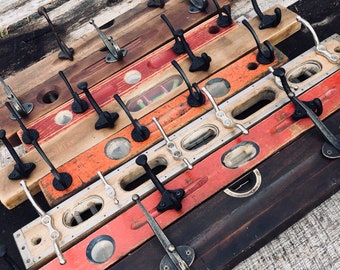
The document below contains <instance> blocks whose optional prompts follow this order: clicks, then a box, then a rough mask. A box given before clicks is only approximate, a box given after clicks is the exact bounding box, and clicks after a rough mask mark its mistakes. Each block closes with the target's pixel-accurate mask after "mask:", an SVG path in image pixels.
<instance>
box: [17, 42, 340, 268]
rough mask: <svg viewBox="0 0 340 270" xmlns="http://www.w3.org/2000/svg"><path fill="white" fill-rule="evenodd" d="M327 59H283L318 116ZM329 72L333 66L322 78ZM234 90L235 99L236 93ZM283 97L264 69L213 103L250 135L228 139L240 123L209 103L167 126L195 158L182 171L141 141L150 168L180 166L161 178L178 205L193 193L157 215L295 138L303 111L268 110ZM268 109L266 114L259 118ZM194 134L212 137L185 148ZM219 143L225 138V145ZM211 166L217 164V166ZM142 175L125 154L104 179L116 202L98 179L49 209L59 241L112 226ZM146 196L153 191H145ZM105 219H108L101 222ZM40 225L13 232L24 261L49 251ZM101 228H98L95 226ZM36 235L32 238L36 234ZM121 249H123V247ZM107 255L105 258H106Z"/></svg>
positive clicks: (326, 86)
mask: <svg viewBox="0 0 340 270" xmlns="http://www.w3.org/2000/svg"><path fill="white" fill-rule="evenodd" d="M337 38H338V36H333V37H331V38H329V39H328V40H326V41H325V42H324V43H323V44H325V45H326V46H327V47H329V46H334V44H338V40H337ZM330 44H332V45H330ZM329 48H330V47H329ZM327 63H328V62H327V60H325V59H324V58H323V57H321V56H315V53H314V51H313V50H309V51H308V52H306V53H305V54H303V55H301V56H300V57H298V58H297V59H294V60H293V61H291V62H289V63H288V64H287V65H286V67H285V68H286V69H287V71H288V73H287V77H288V79H289V80H290V82H294V83H295V86H297V87H298V88H299V89H298V90H297V92H296V94H301V93H302V92H305V91H307V90H308V89H309V88H310V87H312V89H310V90H309V91H307V92H306V93H305V94H303V96H302V98H303V99H306V100H308V99H311V98H314V97H319V98H320V99H321V100H322V101H323V103H324V108H325V112H324V113H323V115H322V117H326V116H327V115H329V114H331V113H332V112H334V111H336V110H337V109H338V104H339V100H338V96H339V95H338V93H339V89H338V87H337V86H336V81H337V80H338V79H339V78H338V77H339V72H336V71H337V70H338V67H337V66H335V65H332V64H330V63H328V64H327ZM313 64H314V65H315V64H316V66H317V67H319V68H320V69H317V68H316V67H315V66H314V65H313ZM333 72H336V73H335V74H334V75H332V76H331V77H329V78H327V79H325V78H326V77H327V76H329V75H330V74H332V73H333ZM312 73H314V76H313V75H311V74H312ZM308 74H309V75H308ZM323 79H325V80H324V81H322V82H321V83H320V84H319V85H317V86H313V85H315V84H316V83H318V82H319V81H320V80H323ZM245 97H247V99H245ZM241 98H242V101H240V99H241ZM264 101H267V102H268V104H267V105H265V106H263V108H262V109H260V110H258V111H256V113H250V115H247V113H245V112H246V111H247V112H249V109H250V108H252V107H254V105H255V104H257V105H259V104H260V103H262V102H264ZM287 101H288V100H287V97H286V96H285V94H284V93H283V91H282V90H280V89H279V87H278V86H277V85H276V83H273V79H272V78H271V76H269V78H268V77H267V78H265V79H262V80H261V81H259V82H258V83H256V84H254V85H253V86H251V87H249V88H247V89H246V90H244V91H242V92H241V93H239V94H237V95H235V96H234V97H232V98H230V99H229V100H228V101H227V102H225V103H223V104H221V105H220V108H221V109H223V110H226V111H227V114H228V115H231V117H232V119H236V120H239V121H240V122H241V123H242V124H243V125H244V126H245V127H246V128H250V133H249V135H242V136H240V137H238V138H237V139H235V140H233V141H232V142H230V143H228V142H229V141H230V140H231V139H233V138H235V136H238V135H239V134H240V131H236V130H231V131H230V130H229V131H226V129H225V128H224V127H223V126H222V125H221V123H219V121H217V120H216V119H215V116H214V112H213V111H210V112H209V113H207V114H206V115H204V116H202V117H201V118H200V119H198V120H196V121H194V122H192V123H190V124H189V125H188V126H187V127H185V128H183V129H181V130H179V131H178V132H176V133H175V134H173V135H172V136H171V137H170V138H171V139H172V140H173V142H174V143H176V145H180V146H181V150H182V153H183V156H184V157H186V158H187V159H188V160H189V161H190V162H191V163H193V164H194V168H193V169H192V170H190V171H185V172H183V171H184V170H185V164H184V163H183V162H182V161H181V160H174V159H173V158H172V157H171V155H169V153H168V151H167V150H166V149H165V147H164V146H163V145H164V143H159V144H157V145H155V146H154V147H152V148H150V149H148V150H147V151H146V152H145V153H147V155H148V159H149V160H150V161H151V163H152V166H153V167H154V168H155V167H158V168H162V167H163V168H162V171H161V172H159V173H158V174H157V175H158V176H159V178H160V180H161V181H162V182H164V183H166V182H168V181H169V180H171V179H172V178H173V177H175V176H176V175H178V174H180V173H182V174H180V175H179V176H176V177H175V178H174V179H172V181H170V182H169V183H168V186H169V187H171V188H176V187H182V188H184V189H185V190H186V194H187V197H185V198H184V200H183V207H184V208H185V207H186V205H187V204H186V202H185V201H186V200H187V199H188V198H191V199H192V200H193V201H191V202H190V203H189V206H188V205H187V206H188V207H189V208H187V210H181V211H180V212H178V213H172V214H171V213H169V214H164V215H165V216H167V215H170V216H167V218H164V219H165V221H164V222H166V224H169V222H171V221H169V220H167V219H168V218H170V219H171V218H174V217H176V218H177V217H178V216H179V215H182V214H184V212H186V211H189V209H191V208H192V207H195V206H196V205H197V204H199V203H200V202H201V201H203V200H204V199H205V198H207V197H209V196H211V195H212V194H213V193H215V192H217V191H218V190H219V189H221V188H222V187H223V186H225V185H227V184H228V183H230V182H232V181H234V180H235V179H236V178H238V177H240V176H241V175H242V174H243V173H245V172H247V171H249V170H250V169H252V168H253V166H255V165H256V164H258V163H259V162H261V161H262V160H264V159H266V158H268V157H269V156H270V155H272V154H273V153H275V152H276V151H278V149H280V148H282V147H284V146H285V145H286V144H287V143H289V142H290V141H292V140H294V138H296V137H297V136H298V135H299V134H301V133H302V132H303V131H304V130H306V129H308V128H310V127H311V126H312V124H311V123H310V122H311V121H308V119H304V120H300V121H298V122H292V120H291V118H290V115H291V111H292V110H293V108H292V107H293V106H292V105H291V104H288V105H286V106H284V107H283V108H282V109H280V110H279V111H277V112H275V113H273V111H275V110H277V109H278V108H279V107H281V106H283V105H284V104H285V103H286V102H287ZM255 107H256V106H255ZM251 110H252V109H251ZM251 110H250V111H251ZM269 114H272V115H271V116H270V117H268V118H266V117H267V116H268V115H269ZM241 115H243V121H241V120H240V119H238V118H239V116H241ZM195 134H196V135H195ZM205 134H209V136H204V135H205ZM197 136H202V137H207V138H208V137H213V138H212V139H211V140H210V141H209V140H207V141H206V143H205V144H203V146H201V147H198V146H196V148H195V147H194V148H191V147H192V145H194V146H195V143H196V140H197V139H195V138H196V137H197ZM268 141H271V142H272V143H271V144H270V145H269V144H267V143H266V142H268ZM226 143H228V144H227V145H225V144H226ZM223 145H225V146H223ZM221 146H222V147H221ZM320 147H321V146H320ZM211 153H213V154H211ZM221 157H223V164H222V163H221V161H220V160H221ZM207 160H210V161H207ZM197 162H198V163H197ZM195 163H197V164H195ZM207 166H208V167H212V168H213V169H212V170H211V171H210V172H208V176H207V172H206V169H205V168H206V167H207ZM214 166H216V168H215V167H214ZM197 168H200V169H197ZM223 172H225V177H224V178H223V181H217V180H216V181H215V180H214V181H209V185H208V183H207V179H208V178H209V179H212V178H214V179H215V176H214V173H218V174H219V177H217V175H216V179H221V178H220V177H221V175H222V173H223ZM142 176H143V172H142V171H141V169H140V168H138V166H137V165H136V164H134V160H133V161H130V162H127V163H126V164H125V165H123V166H121V167H119V169H117V170H115V171H114V172H112V173H110V174H108V175H106V176H105V177H106V179H107V182H108V183H109V184H110V185H111V186H112V187H113V188H114V190H115V193H116V199H117V200H118V201H119V203H118V204H117V203H116V204H114V203H113V202H114V200H112V198H110V197H107V195H106V192H105V190H104V186H103V184H102V182H101V181H99V182H96V183H94V184H92V185H91V186H89V187H88V188H86V189H84V190H83V191H80V192H79V193H78V194H76V195H74V196H73V197H71V198H70V199H68V200H66V201H65V202H64V203H62V204H60V205H59V206H58V207H56V208H54V209H53V210H51V211H50V214H51V216H52V217H53V218H54V220H55V222H56V224H55V225H56V227H57V229H58V230H60V231H61V235H62V239H61V241H60V245H61V247H62V248H63V249H66V248H68V247H70V246H72V245H73V244H74V243H76V242H77V241H78V240H79V239H80V238H83V237H85V236H86V235H87V234H88V233H90V232H91V231H93V230H95V229H97V228H99V227H101V226H104V227H105V228H107V227H110V226H113V225H110V224H111V222H109V223H107V222H108V221H109V220H111V219H112V218H114V217H115V219H114V221H115V220H122V216H124V215H129V214H127V212H129V211H132V210H131V209H132V208H130V209H129V207H131V204H132V201H131V196H132V194H133V193H139V194H140V195H141V196H143V197H144V196H146V195H147V194H149V193H150V192H151V191H152V190H153V185H152V184H151V185H150V182H149V181H147V182H144V183H142V184H139V185H138V184H136V183H137V182H138V181H139V180H138V179H139V178H142ZM179 179H181V180H179ZM195 179H196V180H195ZM145 180H146V179H145ZM136 185H137V187H136ZM210 185H211V186H210ZM201 186H202V187H201ZM197 192H199V193H202V194H201V195H202V198H201V197H200V196H198V193H197ZM205 196H206V197H205ZM150 197H153V198H154V199H149V198H150ZM155 198H158V199H155ZM191 199H190V200H191ZM145 200H146V201H149V202H150V203H149V206H150V204H152V207H153V208H152V209H154V208H155V206H156V205H157V203H156V201H157V200H158V201H159V194H155V193H152V194H151V195H150V196H148V197H147V198H146V199H145ZM89 207H90V208H91V207H93V209H92V210H91V209H90V208H89ZM127 209H128V210H127ZM124 211H125V212H124ZM182 211H184V212H182ZM86 212H89V213H90V212H94V213H95V214H93V217H94V218H88V219H87V220H84V218H81V217H80V218H79V220H82V222H81V221H80V222H76V220H77V219H78V218H74V217H73V216H75V215H76V213H79V215H80V216H81V214H84V213H86ZM171 212H172V211H171ZM152 213H153V214H154V215H157V216H163V214H159V213H158V214H156V212H155V211H154V210H152ZM117 215H119V216H117ZM137 216H138V215H137ZM117 222H120V221H117ZM106 223H107V224H108V225H104V224H106ZM143 224H145V221H138V220H136V222H135V226H137V227H143ZM40 226H41V224H39V222H37V221H33V222H32V223H31V224H29V225H27V226H26V227H25V228H22V229H21V230H20V231H18V232H17V233H16V234H15V238H16V239H17V243H18V246H19V249H21V248H22V247H23V246H25V248H24V249H22V250H24V252H23V253H22V255H23V258H24V261H26V260H27V259H29V260H30V262H31V263H32V262H33V261H34V262H36V263H37V264H41V263H44V262H45V261H46V260H48V258H50V257H51V256H52V255H53V249H52V248H51V249H50V250H49V251H47V247H46V246H44V245H43V244H39V243H40V242H41V243H42V242H45V240H44V239H46V238H48V237H47V236H45V235H44V233H43V229H42V228H40ZM115 226H118V227H117V228H119V226H123V225H117V224H116V225H115ZM104 227H103V228H104ZM103 228H102V229H103ZM112 228H113V227H112ZM102 229H98V231H101V230H102ZM103 230H105V229H103ZM124 232H125V230H124ZM117 233H118V231H117ZM94 234H95V233H94ZM141 234H143V233H141ZM124 235H125V233H124ZM133 237H134V236H133ZM133 237H132V238H133ZM92 238H93V237H92ZM114 238H115V237H114ZM137 238H138V237H137ZM35 239H38V240H37V241H35ZM39 239H40V240H39ZM37 242H39V243H37ZM116 243H117V242H116ZM133 247H135V246H131V247H130V248H133ZM72 249H73V250H77V249H74V248H71V250H72ZM124 252H128V251H126V250H125V251H124ZM121 255H122V254H118V257H116V258H119V257H120V256H121ZM110 262H111V263H112V261H110ZM105 265H107V264H105Z"/></svg>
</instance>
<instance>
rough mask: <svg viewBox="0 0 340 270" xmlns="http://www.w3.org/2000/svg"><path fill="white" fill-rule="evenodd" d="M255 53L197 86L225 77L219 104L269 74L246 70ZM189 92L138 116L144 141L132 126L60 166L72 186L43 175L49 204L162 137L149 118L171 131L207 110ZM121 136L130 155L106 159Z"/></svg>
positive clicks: (260, 69)
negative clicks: (138, 139)
mask: <svg viewBox="0 0 340 270" xmlns="http://www.w3.org/2000/svg"><path fill="white" fill-rule="evenodd" d="M275 53H276V58H275V60H274V62H273V63H271V64H270V65H272V66H279V65H282V64H284V62H286V60H287V58H286V57H285V56H284V55H283V54H282V53H281V52H280V51H278V50H275ZM256 54H257V52H252V53H250V54H247V55H246V56H244V57H243V58H241V59H239V60H237V61H236V62H234V63H233V64H231V65H229V66H227V67H226V68H225V69H223V70H221V71H219V72H217V73H215V74H214V75H212V76H211V77H210V78H209V79H207V80H205V81H203V82H202V83H201V84H200V86H201V87H202V86H203V85H205V83H206V82H207V81H209V80H210V79H212V78H225V79H227V80H228V81H229V82H230V85H231V89H230V92H229V93H228V94H227V95H225V96H224V97H222V98H219V99H216V101H217V102H218V103H220V102H222V101H223V100H226V99H227V98H229V97H230V96H232V95H234V94H236V93H238V92H239V91H240V90H242V89H243V88H245V87H246V86H248V85H250V84H251V83H253V82H254V81H256V80H258V79H259V78H261V77H263V76H264V75H265V74H267V73H268V67H269V65H258V67H257V68H256V69H254V70H249V69H248V65H249V63H256ZM187 96H188V94H187V93H184V94H182V95H180V96H177V97H176V98H174V99H172V100H170V101H168V102H167V103H166V104H164V105H163V106H162V107H159V108H157V109H155V110H154V111H153V112H152V113H150V114H148V115H146V116H144V117H142V118H140V119H139V122H140V123H141V124H142V125H145V126H147V127H148V129H149V130H150V132H151V135H150V137H149V138H148V140H146V141H144V142H143V143H138V142H134V141H133V140H132V138H131V131H132V129H133V127H132V125H129V126H127V127H126V128H124V129H122V130H120V131H119V132H117V133H115V134H114V135H112V136H110V137H109V138H107V139H105V140H104V141H102V142H100V143H98V144H97V145H95V146H93V147H92V148H90V149H88V150H87V151H85V152H83V153H82V154H80V155H78V156H77V157H75V158H73V159H72V160H71V161H68V162H66V163H65V164H64V165H62V166H60V167H59V168H58V170H60V171H64V172H70V173H71V174H72V175H73V176H74V177H73V182H72V184H71V186H70V187H69V188H68V189H66V190H64V191H58V190H55V189H54V188H53V186H52V185H51V182H52V179H53V176H52V175H51V174H49V175H47V176H46V177H44V178H42V179H41V181H40V188H41V190H42V192H43V194H44V196H45V198H46V200H47V201H48V203H49V204H50V205H51V206H54V205H57V204H58V203H60V202H61V201H63V200H65V199H67V198H68V197H70V196H71V195H72V194H74V193H75V192H76V191H78V190H80V189H82V188H84V187H85V186H87V185H89V184H90V183H91V182H92V181H93V180H95V179H97V171H98V170H100V171H101V172H102V173H106V172H109V171H111V170H113V169H114V168H116V167H118V166H119V165H121V164H123V163H124V162H126V161H127V160H129V159H131V158H133V157H134V156H136V155H138V154H139V153H141V152H143V151H145V150H146V149H147V148H149V147H150V146H152V145H154V144H155V143H156V142H159V141H160V140H162V136H161V134H160V132H159V131H158V129H157V127H156V126H155V124H154V123H153V121H152V117H156V118H157V119H158V121H159V123H160V124H161V125H162V127H163V128H164V130H166V133H167V134H171V133H173V132H175V131H176V130H178V129H180V128H181V127H184V126H185V125H186V124H187V123H189V122H191V121H193V120H194V119H197V118H198V117H199V116H201V115H202V114H204V113H205V112H207V111H208V110H210V109H211V108H212V107H211V103H210V102H209V101H207V102H206V103H205V104H204V105H203V106H201V107H196V108H192V107H190V106H189V105H188V104H187V102H186V99H187ZM118 137H124V138H127V139H128V140H129V141H130V143H131V150H130V154H129V155H128V156H127V157H126V158H122V159H119V160H112V159H109V158H108V157H107V156H106V155H105V153H104V148H105V145H106V144H107V142H109V141H110V140H112V139H113V138H118Z"/></svg>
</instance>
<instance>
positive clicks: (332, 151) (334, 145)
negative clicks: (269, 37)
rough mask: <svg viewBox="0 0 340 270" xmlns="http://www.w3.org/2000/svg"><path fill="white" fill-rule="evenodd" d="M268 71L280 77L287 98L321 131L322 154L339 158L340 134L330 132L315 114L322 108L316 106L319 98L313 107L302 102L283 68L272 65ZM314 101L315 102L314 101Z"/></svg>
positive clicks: (320, 111)
mask: <svg viewBox="0 0 340 270" xmlns="http://www.w3.org/2000/svg"><path fill="white" fill-rule="evenodd" d="M269 70H270V72H272V73H273V75H274V76H277V77H279V78H280V80H281V83H282V86H283V89H284V90H285V92H286V93H287V96H288V97H289V99H290V100H291V101H292V102H293V104H295V106H298V107H300V108H301V109H302V110H303V113H304V115H305V117H309V118H310V119H311V120H312V121H313V123H314V124H315V126H316V127H317V128H318V129H319V130H320V131H321V133H322V135H323V136H324V137H325V138H326V140H327V142H325V143H324V145H323V146H322V154H323V155H324V156H325V157H327V158H331V159H335V158H340V134H338V135H334V134H332V133H331V132H330V130H329V129H328V128H327V127H326V126H325V125H324V123H322V121H321V120H320V119H319V118H318V117H317V114H321V113H322V108H321V109H320V108H318V107H319V106H320V105H318V103H321V101H320V100H319V99H316V104H314V106H316V108H315V107H313V106H311V105H310V104H309V102H303V101H301V100H299V99H298V98H297V97H296V96H295V93H294V92H292V91H291V89H290V87H289V85H288V82H287V79H286V76H285V73H286V71H285V70H284V69H283V68H277V69H273V68H272V67H270V68H269ZM314 103H315V102H314Z"/></svg>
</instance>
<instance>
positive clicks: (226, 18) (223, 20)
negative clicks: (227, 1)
mask: <svg viewBox="0 0 340 270" xmlns="http://www.w3.org/2000/svg"><path fill="white" fill-rule="evenodd" d="M213 2H214V4H215V6H216V9H217V12H218V18H217V25H218V26H219V27H227V26H229V25H231V24H232V22H233V20H232V18H231V9H230V6H229V7H228V6H223V7H222V8H221V7H220V5H219V4H218V2H217V0H213ZM223 13H225V14H226V15H223Z"/></svg>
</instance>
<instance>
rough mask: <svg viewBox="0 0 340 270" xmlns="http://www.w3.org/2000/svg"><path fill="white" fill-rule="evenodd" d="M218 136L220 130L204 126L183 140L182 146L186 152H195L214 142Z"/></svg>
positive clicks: (211, 126)
mask: <svg viewBox="0 0 340 270" xmlns="http://www.w3.org/2000/svg"><path fill="white" fill-rule="evenodd" d="M217 135H218V128H217V127H216V126H213V125H204V126H202V127H200V128H199V129H196V130H194V131H192V132H190V134H189V135H187V136H185V137H184V138H183V139H182V142H181V145H182V148H184V149H185V150H188V151H190V150H195V149H198V148H200V147H202V146H204V145H206V144H207V143H208V142H210V141H211V140H213V139H214V138H215V137H216V136H217Z"/></svg>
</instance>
